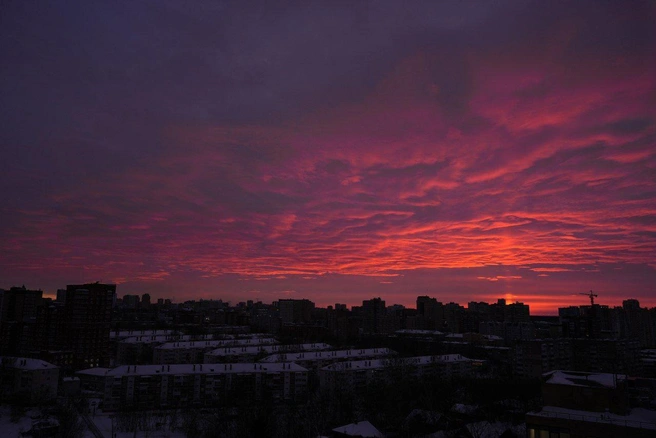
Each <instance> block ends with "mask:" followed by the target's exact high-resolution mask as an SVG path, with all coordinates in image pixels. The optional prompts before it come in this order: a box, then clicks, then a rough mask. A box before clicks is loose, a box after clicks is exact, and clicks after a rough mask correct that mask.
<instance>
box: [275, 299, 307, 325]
mask: <svg viewBox="0 0 656 438" xmlns="http://www.w3.org/2000/svg"><path fill="white" fill-rule="evenodd" d="M278 308H279V310H280V319H281V320H282V323H283V324H301V323H308V322H310V321H311V320H312V310H313V309H314V303H313V302H312V301H310V300H305V299H304V300H291V299H290V300H278Z"/></svg>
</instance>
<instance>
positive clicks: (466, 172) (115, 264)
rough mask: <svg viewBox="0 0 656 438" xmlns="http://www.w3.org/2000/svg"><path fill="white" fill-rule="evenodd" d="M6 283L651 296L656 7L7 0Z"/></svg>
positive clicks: (307, 294) (1, 205)
mask: <svg viewBox="0 0 656 438" xmlns="http://www.w3.org/2000/svg"><path fill="white" fill-rule="evenodd" d="M0 96H1V97H0V99H1V101H2V104H1V105H0V117H1V119H2V129H0V216H1V217H2V219H1V220H0V248H1V250H0V287H4V288H8V287H10V286H14V285H23V284H24V285H26V286H27V287H28V288H34V289H43V290H44V291H45V292H47V293H49V294H52V293H54V292H55V291H56V289H57V288H61V287H64V286H65V285H66V284H77V283H80V282H87V281H89V282H90V281H102V282H114V283H117V284H118V289H117V291H118V294H119V296H122V295H123V294H128V293H130V294H132V293H146V292H147V293H150V294H151V296H153V297H154V298H158V297H166V298H173V299H174V300H175V301H178V302H179V301H183V300H186V299H199V298H203V299H211V298H214V299H218V298H221V299H223V300H224V301H225V300H227V301H231V302H233V303H236V302H238V301H245V300H247V299H256V300H262V301H263V302H271V301H273V300H276V299H278V298H309V299H311V300H313V301H315V302H316V303H317V305H321V306H325V305H329V304H334V303H336V302H339V303H347V304H349V305H357V304H359V303H361V302H362V300H364V299H369V298H372V297H377V296H380V297H382V298H383V299H385V300H386V302H387V304H388V305H389V304H393V303H399V304H404V305H406V306H411V307H414V303H415V300H416V297H417V296H418V295H429V296H433V297H436V298H437V299H438V300H440V301H443V302H451V301H454V302H459V303H460V304H463V305H464V304H466V303H467V302H469V301H487V302H492V301H496V299H497V298H506V299H508V300H509V301H522V302H525V303H527V304H529V305H530V306H531V313H532V314H554V313H555V312H557V308H558V307H559V306H568V305H583V304H587V303H589V300H588V298H587V297H585V296H583V295H580V294H582V293H586V292H588V291H590V290H593V291H594V292H595V293H597V294H598V295H599V297H598V298H597V300H596V302H598V303H600V304H607V305H611V306H614V305H621V302H622V300H623V299H627V298H636V299H639V300H640V302H641V304H642V305H643V306H649V307H652V306H656V3H654V2H652V1H591V2H589V1H585V0H575V1H559V0H554V1H530V0H521V1H494V2H491V1H481V2H477V1H473V0H472V1H469V0H468V1H432V0H431V1H407V2H399V1H371V2H367V1H358V2H352V1H330V2H314V1H275V2H270V1H268V2H267V1H234V2H221V1H212V2H202V1H197V2H183V1H168V0H160V1H158V2H143V1H135V0H132V1H111V2H88V1H81V2H77V1H66V2H64V1H52V2H43V1H29V0H26V1H20V2H18V1H16V2H2V3H1V4H0Z"/></svg>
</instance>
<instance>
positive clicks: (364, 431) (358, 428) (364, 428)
mask: <svg viewBox="0 0 656 438" xmlns="http://www.w3.org/2000/svg"><path fill="white" fill-rule="evenodd" d="M333 432H335V433H341V434H344V435H347V436H355V437H367V438H369V437H371V438H383V437H384V435H383V434H382V433H381V432H380V431H379V430H378V429H376V428H375V427H374V425H373V424H371V423H370V422H368V421H359V422H357V423H351V424H347V425H346V426H340V427H336V428H334V429H333Z"/></svg>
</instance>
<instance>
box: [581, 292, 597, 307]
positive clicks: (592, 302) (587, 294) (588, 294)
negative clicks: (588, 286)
mask: <svg viewBox="0 0 656 438" xmlns="http://www.w3.org/2000/svg"><path fill="white" fill-rule="evenodd" d="M579 295H585V296H587V297H590V305H591V306H594V299H595V297H596V296H598V295H597V294H593V293H592V291H590V293H585V292H581V293H579Z"/></svg>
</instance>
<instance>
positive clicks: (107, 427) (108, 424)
mask: <svg viewBox="0 0 656 438" xmlns="http://www.w3.org/2000/svg"><path fill="white" fill-rule="evenodd" d="M112 416H113V414H108V413H103V412H102V411H100V410H97V411H96V415H93V414H91V415H89V419H90V420H91V421H93V423H94V424H95V425H96V427H97V428H98V430H100V433H102V434H103V436H104V437H105V438H112V430H113V431H114V434H115V435H114V437H115V438H134V437H137V438H186V435H185V434H184V433H183V432H181V431H173V432H172V431H170V430H168V429H166V430H151V431H138V432H137V434H136V435H135V433H134V432H123V431H118V430H117V429H116V422H114V428H112ZM85 438H94V435H93V433H91V431H87V433H86V435H85Z"/></svg>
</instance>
